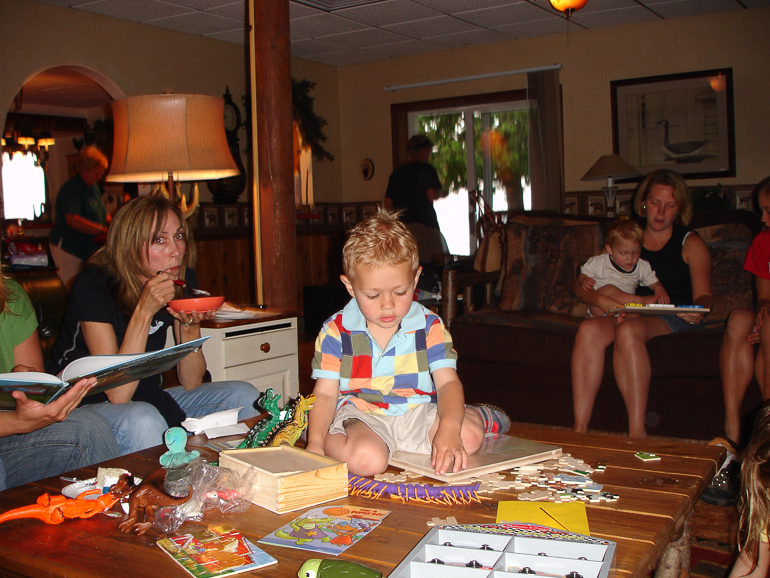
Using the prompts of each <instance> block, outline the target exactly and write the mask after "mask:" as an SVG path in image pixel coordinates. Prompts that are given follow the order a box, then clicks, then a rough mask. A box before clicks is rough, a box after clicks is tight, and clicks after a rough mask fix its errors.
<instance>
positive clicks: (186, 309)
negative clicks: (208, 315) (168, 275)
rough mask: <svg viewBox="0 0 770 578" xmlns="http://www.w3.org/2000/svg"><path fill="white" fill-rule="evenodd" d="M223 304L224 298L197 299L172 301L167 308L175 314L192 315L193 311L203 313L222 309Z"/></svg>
mask: <svg viewBox="0 0 770 578" xmlns="http://www.w3.org/2000/svg"><path fill="white" fill-rule="evenodd" d="M224 302H225V298H224V297H199V298H198V299H174V300H173V301H169V302H168V306H169V307H171V309H173V310H174V311H176V312H177V313H192V312H193V311H198V312H200V313H203V312H204V311H209V310H211V311H216V310H217V309H219V308H220V307H222V304H223V303H224Z"/></svg>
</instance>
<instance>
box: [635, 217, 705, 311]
mask: <svg viewBox="0 0 770 578" xmlns="http://www.w3.org/2000/svg"><path fill="white" fill-rule="evenodd" d="M689 232H691V229H688V228H687V227H683V226H682V225H674V230H673V232H672V233H671V238H670V239H669V240H668V242H667V243H666V244H665V245H663V247H661V248H660V249H659V250H658V251H650V250H649V249H645V248H644V247H642V254H641V255H640V258H641V259H645V260H646V261H649V262H650V266H651V267H652V270H653V271H655V275H657V277H658V280H659V281H660V282H661V283H662V284H663V288H664V289H665V290H666V293H668V296H669V297H670V298H671V303H673V304H674V305H692V304H693V303H692V280H691V278H690V266H689V265H688V264H687V263H685V261H684V259H683V258H682V245H683V244H684V239H685V237H686V236H687V233H689ZM695 234H696V235H697V233H695Z"/></svg>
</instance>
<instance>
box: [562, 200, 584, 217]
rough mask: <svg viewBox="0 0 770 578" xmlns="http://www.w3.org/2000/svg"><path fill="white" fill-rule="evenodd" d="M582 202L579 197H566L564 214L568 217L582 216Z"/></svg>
mask: <svg viewBox="0 0 770 578" xmlns="http://www.w3.org/2000/svg"><path fill="white" fill-rule="evenodd" d="M579 209H580V201H579V198H578V196H577V195H564V213H565V214H567V215H578V214H580V210H579Z"/></svg>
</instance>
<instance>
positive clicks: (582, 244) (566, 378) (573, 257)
mask: <svg viewBox="0 0 770 578" xmlns="http://www.w3.org/2000/svg"><path fill="white" fill-rule="evenodd" d="M608 222H609V219H600V220H596V219H588V218H579V217H574V216H572V215H557V216H553V217H537V216H533V217H528V216H517V217H513V218H511V219H510V220H509V222H508V224H507V225H506V232H507V242H506V248H507V255H506V261H505V266H504V268H503V271H502V275H501V277H500V279H495V280H496V281H497V283H496V285H497V291H496V293H497V294H499V300H498V303H497V305H496V306H489V305H487V306H485V307H482V308H480V309H477V310H476V311H468V312H465V313H463V314H462V315H459V316H457V317H454V311H453V310H454V309H455V307H454V306H455V303H456V301H453V300H449V299H448V296H449V295H458V294H460V293H463V292H465V295H466V297H465V299H464V301H465V302H466V303H468V302H469V299H470V297H471V296H472V295H473V292H472V291H470V290H468V288H469V286H470V285H472V284H474V283H479V282H484V281H489V280H490V277H487V278H486V279H485V278H484V276H482V275H480V274H477V275H473V274H463V273H458V271H456V270H455V271H453V270H451V269H450V270H446V271H445V272H444V276H443V293H444V305H443V311H442V313H443V317H444V319H445V321H446V322H447V323H448V325H449V328H450V332H451V334H452V337H453V339H454V345H455V349H456V350H457V352H458V355H459V359H458V372H459V375H460V378H461V380H462V382H463V385H464V388H465V395H466V400H467V402H468V403H477V402H487V403H494V404H497V405H499V406H500V407H502V408H504V409H505V410H506V411H507V412H508V413H509V414H510V416H511V418H512V419H513V420H514V421H521V422H529V423H539V424H546V425H558V426H571V425H572V421H573V414H572V388H571V376H570V356H571V353H572V345H573V342H574V339H575V334H576V332H577V329H578V326H579V324H580V322H581V321H582V320H583V319H584V316H585V305H583V304H582V303H580V302H578V301H577V300H576V299H575V297H574V294H573V292H572V284H573V282H574V280H575V274H576V271H577V269H578V267H579V266H580V264H582V263H583V262H585V260H586V259H588V258H589V257H590V256H592V255H595V254H598V253H599V252H600V251H601V249H602V247H603V238H604V228H605V226H606V224H607V223H608ZM691 226H692V227H693V228H695V229H696V230H697V231H698V233H699V234H700V235H701V236H702V237H703V238H704V240H705V241H706V243H707V245H708V246H709V249H710V250H711V252H712V256H713V271H712V284H713V288H714V294H715V301H716V303H715V307H714V309H713V311H712V314H711V315H710V316H709V317H708V318H707V327H706V328H705V329H703V330H698V331H691V332H687V333H684V334H679V335H668V336H663V337H658V338H655V339H653V340H652V341H650V343H649V344H648V350H649V352H650V357H651V360H652V372H653V376H652V382H651V385H650V395H649V402H648V408H647V411H648V413H647V431H648V433H649V434H650V435H660V436H673V437H682V438H691V439H711V438H713V437H716V436H719V435H723V433H724V432H723V421H724V411H723V402H722V392H721V380H720V377H719V348H720V344H721V341H722V332H723V327H724V321H725V319H726V318H727V315H728V313H729V312H730V311H731V310H732V309H733V308H735V307H740V306H747V305H749V304H750V303H751V301H752V285H753V280H752V277H751V275H750V274H748V273H746V272H745V271H743V268H742V264H743V258H744V256H745V254H746V250H747V248H748V246H749V244H750V242H751V239H752V238H753V237H754V235H755V234H756V233H757V232H758V231H759V228H760V224H759V219H758V217H757V215H755V214H754V213H751V212H749V211H719V212H711V213H699V214H696V216H695V217H694V218H693V222H692V223H691ZM492 285H493V284H491V283H490V284H488V285H487V287H488V291H487V294H488V296H491V294H492V290H491V288H492ZM760 403H761V398H760V395H759V390H758V387H757V386H756V384H754V385H752V386H751V387H750V388H749V392H748V394H747V396H746V400H745V402H744V406H743V411H744V415H745V416H747V421H749V420H750V418H749V417H748V416H750V414H751V413H752V412H753V411H754V410H755V409H756V408H757V407H758V406H759V404H760ZM591 428H592V429H597V430H606V431H615V432H625V431H627V428H628V422H627V414H626V410H625V405H624V403H623V399H622V397H621V395H620V392H619V391H618V388H617V386H616V385H615V380H614V377H613V371H612V350H611V349H609V350H608V352H607V355H606V356H605V372H604V381H603V383H602V387H601V389H600V391H599V394H598V396H597V400H596V405H595V407H594V413H593V418H592V421H591Z"/></svg>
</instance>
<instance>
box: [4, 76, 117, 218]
mask: <svg viewBox="0 0 770 578" xmlns="http://www.w3.org/2000/svg"><path fill="white" fill-rule="evenodd" d="M124 96H125V95H124V93H123V91H122V90H121V89H120V88H119V87H118V86H117V85H116V84H115V83H114V82H112V80H110V79H109V78H107V77H106V76H104V75H103V74H102V73H100V72H97V71H95V70H92V69H89V68H86V67H83V66H75V65H69V66H56V67H52V68H48V69H46V70H44V71H42V72H39V73H37V74H34V75H33V76H31V77H30V78H29V79H28V80H27V81H26V82H24V85H23V86H21V87H19V90H18V92H17V93H16V96H15V97H14V98H13V99H12V101H11V102H10V103H9V106H8V109H7V114H6V117H5V124H4V131H3V136H4V137H10V139H11V140H14V139H16V138H18V136H19V135H21V134H22V133H29V134H31V135H32V136H33V137H34V138H36V139H39V137H40V135H41V134H43V133H49V134H50V136H51V137H52V138H53V140H54V143H55V144H54V145H53V146H49V147H47V150H45V149H43V147H37V145H33V148H34V147H37V148H38V157H39V161H41V160H42V161H43V165H44V167H45V182H46V186H47V193H46V206H45V212H44V213H43V217H42V219H41V220H43V221H49V220H50V219H52V217H53V206H54V205H55V202H56V193H57V191H58V190H59V187H61V185H62V184H63V183H64V182H65V181H66V180H68V179H69V178H70V176H71V174H72V171H73V170H74V168H73V159H74V158H75V157H76V155H77V152H78V146H82V144H83V142H84V140H85V139H86V138H90V137H93V136H94V133H100V132H101V133H103V132H104V131H105V128H106V127H108V126H109V125H110V124H111V108H110V106H109V103H110V102H111V101H112V100H114V99H116V98H122V97H124ZM96 136H97V138H98V139H99V140H100V142H101V143H102V146H101V148H111V146H112V142H111V132H110V134H109V136H106V135H104V134H98V135H96ZM106 141H109V142H108V143H107V142H106ZM105 152H106V153H107V155H108V158H109V152H108V151H105ZM39 161H38V162H39ZM121 190H122V188H121ZM106 192H107V194H106V195H105V196H106V197H108V198H107V199H106V200H109V201H111V203H112V205H113V206H112V207H111V208H112V209H114V208H117V204H118V201H119V197H120V196H121V195H119V194H118V191H112V192H110V191H109V190H107V191H106ZM9 194H12V193H11V192H7V191H5V188H3V197H6V196H7V195H9ZM38 212H39V211H37V210H36V213H38Z"/></svg>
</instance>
